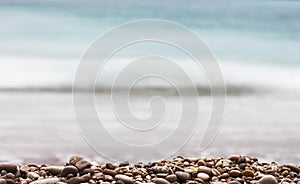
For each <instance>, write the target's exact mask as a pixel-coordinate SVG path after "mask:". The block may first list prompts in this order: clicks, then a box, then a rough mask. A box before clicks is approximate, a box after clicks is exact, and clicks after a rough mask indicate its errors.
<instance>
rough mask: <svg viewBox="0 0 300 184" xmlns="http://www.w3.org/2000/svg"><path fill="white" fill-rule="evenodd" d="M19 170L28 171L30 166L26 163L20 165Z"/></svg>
mask: <svg viewBox="0 0 300 184" xmlns="http://www.w3.org/2000/svg"><path fill="white" fill-rule="evenodd" d="M20 171H22V172H28V171H30V167H29V166H28V165H22V166H21V167H20Z"/></svg>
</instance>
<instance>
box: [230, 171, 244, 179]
mask: <svg viewBox="0 0 300 184" xmlns="http://www.w3.org/2000/svg"><path fill="white" fill-rule="evenodd" d="M241 174H242V173H241V171H239V170H231V171H230V172H229V175H230V176H231V177H234V178H236V177H240V176H241Z"/></svg>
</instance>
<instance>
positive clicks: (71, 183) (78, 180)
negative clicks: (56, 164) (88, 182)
mask: <svg viewBox="0 0 300 184" xmlns="http://www.w3.org/2000/svg"><path fill="white" fill-rule="evenodd" d="M84 182H85V179H84V178H83V177H73V178H71V179H69V180H68V182H67V183H68V184H80V183H84Z"/></svg>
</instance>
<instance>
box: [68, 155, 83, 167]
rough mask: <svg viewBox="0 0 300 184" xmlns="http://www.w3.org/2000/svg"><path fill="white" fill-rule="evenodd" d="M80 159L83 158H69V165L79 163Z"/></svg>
mask: <svg viewBox="0 0 300 184" xmlns="http://www.w3.org/2000/svg"><path fill="white" fill-rule="evenodd" d="M82 159H83V157H81V156H71V157H70V159H69V164H71V165H75V164H76V163H77V162H79V161H80V160H82Z"/></svg>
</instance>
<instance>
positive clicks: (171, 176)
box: [166, 174, 177, 183]
mask: <svg viewBox="0 0 300 184" xmlns="http://www.w3.org/2000/svg"><path fill="white" fill-rule="evenodd" d="M166 180H168V181H169V182H171V183H173V182H175V181H177V176H176V175H175V174H170V175H168V176H167V177H166Z"/></svg>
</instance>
